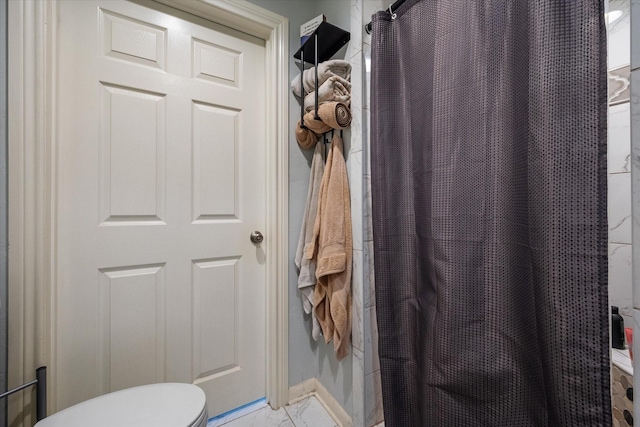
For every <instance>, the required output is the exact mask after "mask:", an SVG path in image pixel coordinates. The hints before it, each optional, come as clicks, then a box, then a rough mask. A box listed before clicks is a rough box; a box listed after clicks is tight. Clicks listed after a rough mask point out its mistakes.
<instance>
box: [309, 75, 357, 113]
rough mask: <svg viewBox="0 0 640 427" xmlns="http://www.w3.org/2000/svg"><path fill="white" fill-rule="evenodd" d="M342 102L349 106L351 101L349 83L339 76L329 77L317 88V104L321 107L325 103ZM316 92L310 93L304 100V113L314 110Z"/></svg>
mask: <svg viewBox="0 0 640 427" xmlns="http://www.w3.org/2000/svg"><path fill="white" fill-rule="evenodd" d="M332 101H336V102H344V103H345V104H349V102H350V101H351V83H350V82H349V81H348V80H346V79H343V78H342V77H340V76H331V77H329V78H328V79H327V81H325V82H324V83H322V86H320V87H319V88H318V104H319V105H322V104H324V103H326V102H332ZM315 105H316V92H315V91H313V92H310V93H309V95H307V96H306V97H305V98H304V109H305V111H311V110H315V109H316V108H315Z"/></svg>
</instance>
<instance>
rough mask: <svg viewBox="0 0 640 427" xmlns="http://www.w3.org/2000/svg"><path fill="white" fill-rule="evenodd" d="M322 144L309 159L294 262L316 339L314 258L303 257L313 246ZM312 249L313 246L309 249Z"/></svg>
mask: <svg viewBox="0 0 640 427" xmlns="http://www.w3.org/2000/svg"><path fill="white" fill-rule="evenodd" d="M322 152H323V146H322V144H318V145H316V151H314V153H313V160H312V161H311V177H310V178H309V191H308V192H307V204H306V206H305V208H304V216H303V217H302V228H301V229H300V238H299V239H298V248H297V250H296V258H295V263H296V267H298V289H300V293H301V294H302V307H303V308H304V311H305V313H307V314H311V322H312V327H311V335H312V337H313V339H314V340H316V341H318V338H320V335H321V329H320V323H318V318H317V317H316V313H315V311H314V310H313V301H314V289H315V286H316V259H315V257H314V258H311V259H308V258H306V257H304V253H305V249H306V248H308V247H311V246H313V227H314V226H315V222H316V215H317V214H318V197H319V196H320V184H321V183H322V176H323V175H324V160H323V159H322ZM311 250H313V248H312V249H311Z"/></svg>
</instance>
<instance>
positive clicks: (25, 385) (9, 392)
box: [0, 380, 38, 399]
mask: <svg viewBox="0 0 640 427" xmlns="http://www.w3.org/2000/svg"><path fill="white" fill-rule="evenodd" d="M37 383H38V380H33V381H29V382H28V383H26V384H22V385H21V386H20V387H16V388H14V389H13V390H9V391H6V392H4V393H2V394H0V399H3V398H5V397H7V396H10V395H12V394H13V393H17V392H19V391H20V390H24V389H25V388H27V387H31V386H32V385H35V384H37Z"/></svg>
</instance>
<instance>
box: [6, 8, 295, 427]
mask: <svg viewBox="0 0 640 427" xmlns="http://www.w3.org/2000/svg"><path fill="white" fill-rule="evenodd" d="M133 1H134V2H135V1H139V0H133ZM155 1H157V2H159V3H163V4H165V5H168V6H171V7H173V8H175V9H179V10H182V11H185V12H188V13H191V14H194V15H196V16H200V17H202V18H205V19H208V20H210V21H214V22H216V23H219V24H222V25H225V26H227V27H231V28H234V29H237V30H239V31H242V32H245V33H248V34H250V35H252V36H255V37H258V38H261V39H263V40H265V43H266V76H265V80H266V81H265V84H266V85H265V87H266V111H265V112H266V115H267V117H266V147H267V149H266V152H267V154H266V159H265V161H266V172H267V194H266V200H267V215H266V219H267V225H266V230H265V231H266V232H265V235H266V236H267V238H266V239H265V242H264V245H266V247H267V251H268V253H269V254H271V256H269V257H267V258H266V285H267V301H266V304H267V307H266V324H265V334H266V361H265V363H266V379H265V380H266V398H267V401H268V402H269V404H270V405H271V406H272V407H274V408H276V409H277V408H279V407H280V406H282V405H284V404H285V403H287V398H288V317H289V316H288V297H287V295H288V292H287V284H288V262H287V258H288V237H287V236H288V198H289V197H288V196H289V194H288V191H289V189H288V142H289V131H288V109H289V106H288V100H289V96H288V88H289V81H288V53H289V34H288V33H289V22H288V19H287V18H285V17H282V16H280V15H277V14H275V13H272V12H270V11H267V10H265V9H263V8H262V7H260V6H256V5H254V4H252V3H249V2H247V1H245V0H226V1H225V0H155ZM57 2H58V0H45V1H33V2H31V1H29V2H22V1H20V2H9V5H8V6H9V10H8V41H9V42H8V57H9V61H8V67H9V72H8V83H9V84H8V100H9V107H8V119H9V120H8V151H9V152H8V160H9V170H8V177H9V184H8V186H9V209H8V210H9V212H8V218H9V230H8V239H9V271H8V279H9V280H8V283H9V300H8V307H9V327H8V339H9V355H8V356H9V357H8V363H9V370H8V385H9V386H10V387H15V386H17V385H19V384H23V383H24V382H27V381H30V380H32V379H33V377H34V375H35V368H36V367H38V366H41V365H47V366H51V367H55V360H54V357H55V354H56V352H55V338H56V337H55V328H56V325H55V323H54V321H55V313H56V309H57V306H56V299H55V295H56V286H57V283H56V274H57V272H56V257H57V254H56V250H55V248H56V238H57V236H56V228H55V224H56V208H57V170H56V168H57V141H56V117H57V116H56V114H57V112H56V87H55V84H54V82H55V81H56V77H57V76H56V72H57V71H56V70H57V66H56V60H57V58H56V56H57V55H56V54H57V52H56V46H57V41H56V34H57V28H56V25H57ZM0 303H1V302H0ZM48 376H49V378H48V391H50V393H49V399H48V401H49V412H50V413H52V412H54V411H55V410H56V396H55V394H54V393H53V391H54V390H55V385H56V372H55V369H49V370H48ZM33 396H34V394H33V393H32V391H25V392H23V393H17V394H16V395H14V396H12V397H11V398H10V399H9V411H8V413H9V417H10V418H9V420H10V422H13V421H15V420H17V419H20V418H22V420H23V422H24V423H25V424H31V425H33V423H34V422H35V420H34V418H35V417H34V416H33V414H32V413H31V412H30V409H28V408H33V405H30V403H31V401H32V399H33V398H34V397H33Z"/></svg>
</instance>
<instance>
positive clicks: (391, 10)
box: [364, 0, 406, 34]
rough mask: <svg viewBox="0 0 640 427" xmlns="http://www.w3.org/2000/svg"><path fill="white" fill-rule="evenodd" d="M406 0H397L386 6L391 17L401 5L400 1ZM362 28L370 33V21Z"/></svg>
mask: <svg viewBox="0 0 640 427" xmlns="http://www.w3.org/2000/svg"><path fill="white" fill-rule="evenodd" d="M405 1H406V0H397V1H396V2H395V3H393V4H392V5H390V6H389V7H388V10H389V13H390V14H391V16H392V17H393V15H395V12H394V11H395V10H397V9H398V8H399V7H400V6H402V3H404V2H405ZM364 30H365V31H366V32H367V34H371V22H369V23H368V24H367V25H365V26H364Z"/></svg>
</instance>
